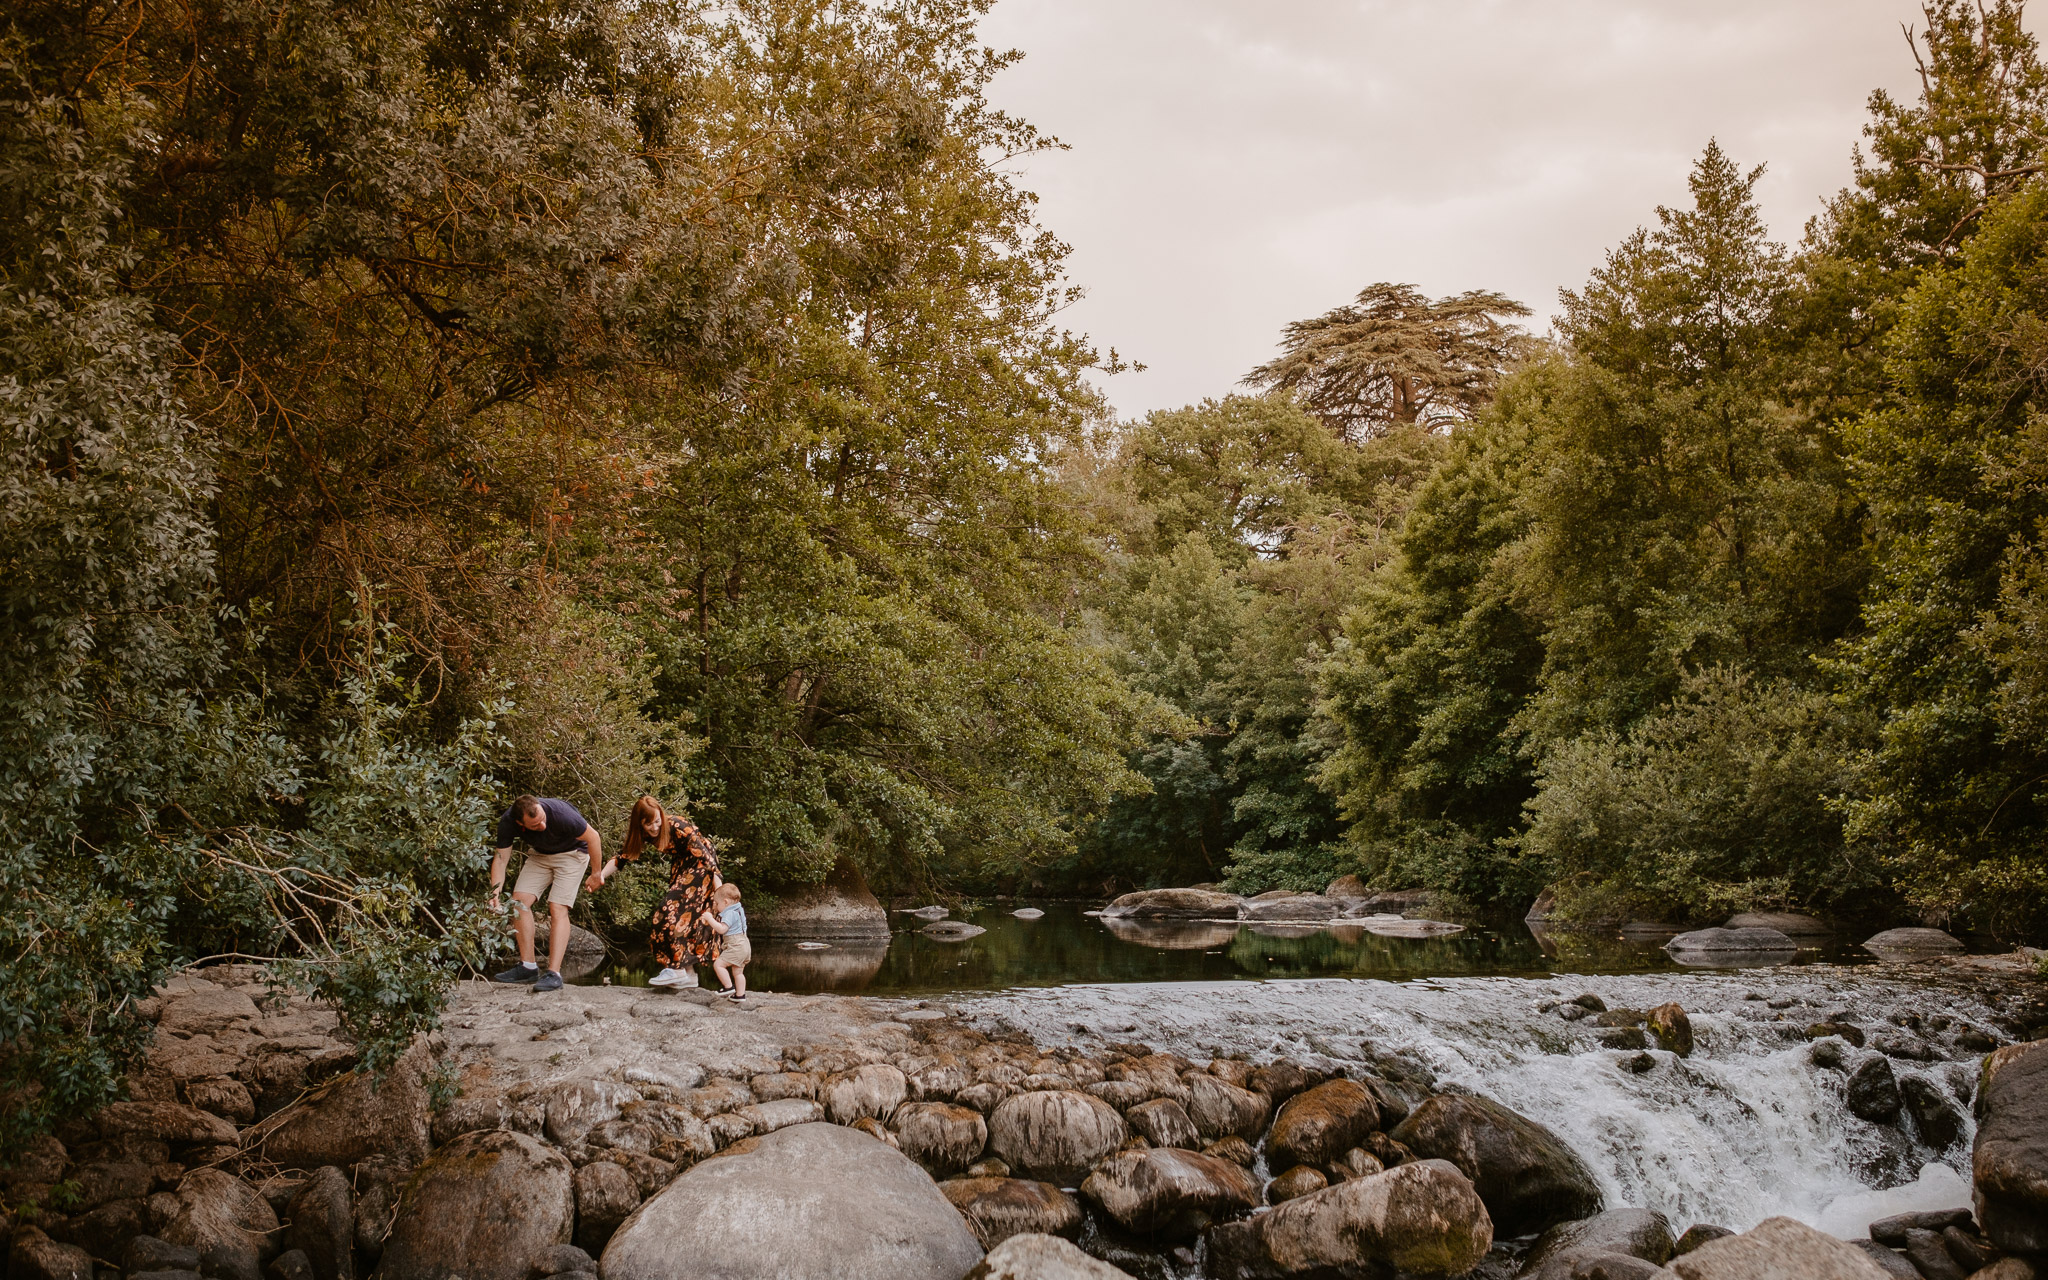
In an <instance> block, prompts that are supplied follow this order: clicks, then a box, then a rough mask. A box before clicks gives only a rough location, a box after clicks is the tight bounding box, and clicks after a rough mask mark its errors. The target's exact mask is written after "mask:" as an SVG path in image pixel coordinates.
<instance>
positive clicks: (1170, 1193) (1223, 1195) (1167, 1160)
mask: <svg viewBox="0 0 2048 1280" xmlns="http://www.w3.org/2000/svg"><path fill="white" fill-rule="evenodd" d="M1081 1194H1082V1195H1083V1196H1085V1197H1087V1199H1088V1201H1089V1202H1090V1203H1091V1204H1094V1205H1095V1206H1096V1207H1097V1208H1099V1209H1101V1210H1102V1211H1103V1212H1104V1213H1106V1214H1108V1215H1109V1216H1110V1217H1111V1218H1113V1219H1115V1220H1116V1223H1117V1225H1118V1226H1120V1227H1122V1228H1123V1229H1124V1230H1126V1231H1135V1232H1137V1233H1139V1234H1140V1235H1165V1236H1186V1235H1193V1234H1194V1233H1196V1232H1197V1231H1200V1230H1202V1229H1203V1228H1204V1227H1207V1226H1208V1225H1209V1224H1211V1223H1213V1222H1219V1221H1222V1220H1223V1219H1225V1218H1229V1217H1233V1216H1235V1215H1237V1214H1240V1213H1243V1212H1245V1211H1247V1210H1249V1209H1250V1208H1251V1207H1252V1206H1253V1205H1255V1204H1257V1203H1258V1202H1259V1184H1258V1182H1257V1181H1256V1180H1254V1179H1253V1177H1252V1175H1251V1174H1250V1173H1249V1172H1247V1171H1246V1170H1244V1169H1242V1168H1240V1167H1238V1166H1237V1165H1234V1164H1232V1163H1231V1162H1230V1161H1228V1160H1220V1159H1218V1158H1217V1157H1215V1156H1205V1155H1200V1154H1198V1153H1196V1152H1193V1151H1182V1150H1179V1149H1177V1148H1172V1147H1164V1148H1157V1149H1154V1150H1151V1151H1126V1152H1123V1153H1121V1154H1118V1155H1114V1156H1111V1157H1110V1158H1109V1159H1107V1160H1105V1161H1103V1162H1102V1163H1101V1164H1100V1165H1097V1166H1096V1168H1095V1172H1093V1173H1091V1174H1089V1175H1088V1178H1087V1180H1086V1181H1084V1182H1083V1183H1082V1184H1081Z"/></svg>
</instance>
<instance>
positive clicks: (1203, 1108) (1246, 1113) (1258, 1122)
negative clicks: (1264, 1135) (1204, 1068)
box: [1187, 1074, 1272, 1142]
mask: <svg viewBox="0 0 2048 1280" xmlns="http://www.w3.org/2000/svg"><path fill="white" fill-rule="evenodd" d="M1187 1085H1188V1106H1187V1111H1188V1117H1189V1118H1190V1119H1191V1120H1193V1121H1194V1122H1195V1129H1196V1130H1197V1131H1198V1132H1199V1133H1200V1134H1201V1135H1202V1136H1203V1137H1204V1138H1207V1139H1209V1140H1210V1141H1212V1142H1213V1141H1215V1140H1217V1139H1220V1138H1225V1137H1229V1136H1231V1135H1233V1134H1235V1135H1236V1136H1237V1137H1240V1138H1243V1139H1244V1140H1245V1141H1247V1142H1253V1141H1257V1139H1258V1136H1259V1133H1260V1131H1261V1130H1263V1129H1264V1128H1265V1127H1266V1116H1267V1114H1268V1113H1269V1112H1270V1111H1271V1110H1272V1105H1271V1102H1270V1100H1269V1099H1268V1098H1267V1097H1266V1095H1265V1094H1262V1093H1254V1092H1253V1091H1252V1090H1250V1089H1242V1088H1239V1087H1237V1086H1236V1085H1232V1084H1228V1083H1225V1082H1224V1081H1222V1080H1219V1079H1217V1078H1216V1077H1215V1076H1213V1075H1205V1074H1198V1075H1190V1076H1189V1077H1188V1078H1187Z"/></svg>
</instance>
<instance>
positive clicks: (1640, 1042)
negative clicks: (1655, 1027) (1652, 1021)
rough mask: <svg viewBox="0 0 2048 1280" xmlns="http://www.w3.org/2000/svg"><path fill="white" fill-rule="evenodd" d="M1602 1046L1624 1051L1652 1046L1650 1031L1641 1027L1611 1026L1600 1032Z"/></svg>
mask: <svg viewBox="0 0 2048 1280" xmlns="http://www.w3.org/2000/svg"><path fill="white" fill-rule="evenodd" d="M1599 1039H1600V1047H1601V1048H1603V1049H1620V1050H1622V1051H1624V1052H1627V1051H1629V1050H1634V1049H1647V1048H1649V1047H1650V1036H1649V1033H1648V1032H1646V1031H1644V1030H1643V1029H1642V1028H1641V1027H1609V1028H1607V1029H1606V1030H1604V1031H1602V1032H1600V1035H1599Z"/></svg>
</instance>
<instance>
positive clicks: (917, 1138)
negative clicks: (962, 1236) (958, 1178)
mask: <svg viewBox="0 0 2048 1280" xmlns="http://www.w3.org/2000/svg"><path fill="white" fill-rule="evenodd" d="M890 1128H891V1129H893V1130H894V1131H895V1134H896V1146H897V1148H898V1149H899V1150H901V1151H902V1152H903V1154H904V1155H906V1156H909V1157H910V1158H911V1159H912V1160H915V1161H917V1162H918V1163H919V1164H920V1165H922V1166H924V1167H925V1168H926V1169H927V1170H929V1171H930V1172H931V1173H932V1174H933V1175H934V1176H944V1175H945V1174H948V1173H952V1172H953V1171H955V1170H957V1169H965V1168H966V1167H967V1166H968V1165H970V1164H973V1163H974V1161H975V1160H976V1159H977V1158H979V1157H980V1155H981V1151H982V1148H983V1147H986V1146H987V1145H988V1121H987V1120H985V1119H983V1118H982V1115H981V1113H980V1112H979V1111H976V1110H974V1109H973V1108H972V1107H962V1106H957V1105H955V1104H953V1103H950V1102H906V1103H904V1104H903V1105H902V1106H900V1107H898V1108H896V1114H895V1116H894V1117H892V1118H891V1120H890ZM984 1243H986V1242H984Z"/></svg>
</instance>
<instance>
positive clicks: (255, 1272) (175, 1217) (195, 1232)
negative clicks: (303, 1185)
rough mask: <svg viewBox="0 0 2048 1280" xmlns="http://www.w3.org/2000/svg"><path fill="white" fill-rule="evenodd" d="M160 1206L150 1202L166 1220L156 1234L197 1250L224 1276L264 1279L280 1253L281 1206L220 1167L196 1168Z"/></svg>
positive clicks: (210, 1267) (226, 1279)
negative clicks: (272, 1204)
mask: <svg viewBox="0 0 2048 1280" xmlns="http://www.w3.org/2000/svg"><path fill="white" fill-rule="evenodd" d="M159 1205H160V1202H159V1201H158V1200H155V1199H152V1200H151V1202H150V1209H151V1212H152V1214H155V1215H157V1216H159V1217H160V1218H162V1219H164V1221H162V1222H161V1223H160V1225H159V1227H158V1229H157V1233H156V1234H157V1235H158V1236H159V1237H161V1238H162V1239H165V1240H168V1241H170V1242H171V1243H172V1244H182V1245H185V1246H187V1247H189V1248H192V1249H197V1250H198V1251H199V1261H200V1265H201V1267H202V1268H203V1269H204V1270H206V1271H207V1272H208V1273H209V1274H212V1275H216V1276H220V1277H222V1280H263V1266H264V1264H265V1263H267V1262H269V1261H270V1260H271V1259H272V1258H274V1257H276V1256H277V1211H276V1210H274V1209H272V1208H271V1207H270V1202H269V1201H268V1200H265V1199H264V1198H263V1197H262V1196H260V1195H258V1194H256V1190H255V1188H253V1187H251V1186H250V1185H249V1184H248V1183H246V1182H242V1181H240V1180H238V1179H236V1178H234V1177H231V1176H230V1175H228V1174H225V1173H222V1172H221V1171H220V1170H219V1169H194V1170H193V1171H192V1172H190V1173H188V1174H186V1175H185V1179H184V1181H182V1182H180V1183H179V1184H178V1189H177V1191H176V1192H174V1193H172V1195H171V1197H170V1199H169V1201H168V1202H163V1203H161V1207H159Z"/></svg>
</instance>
